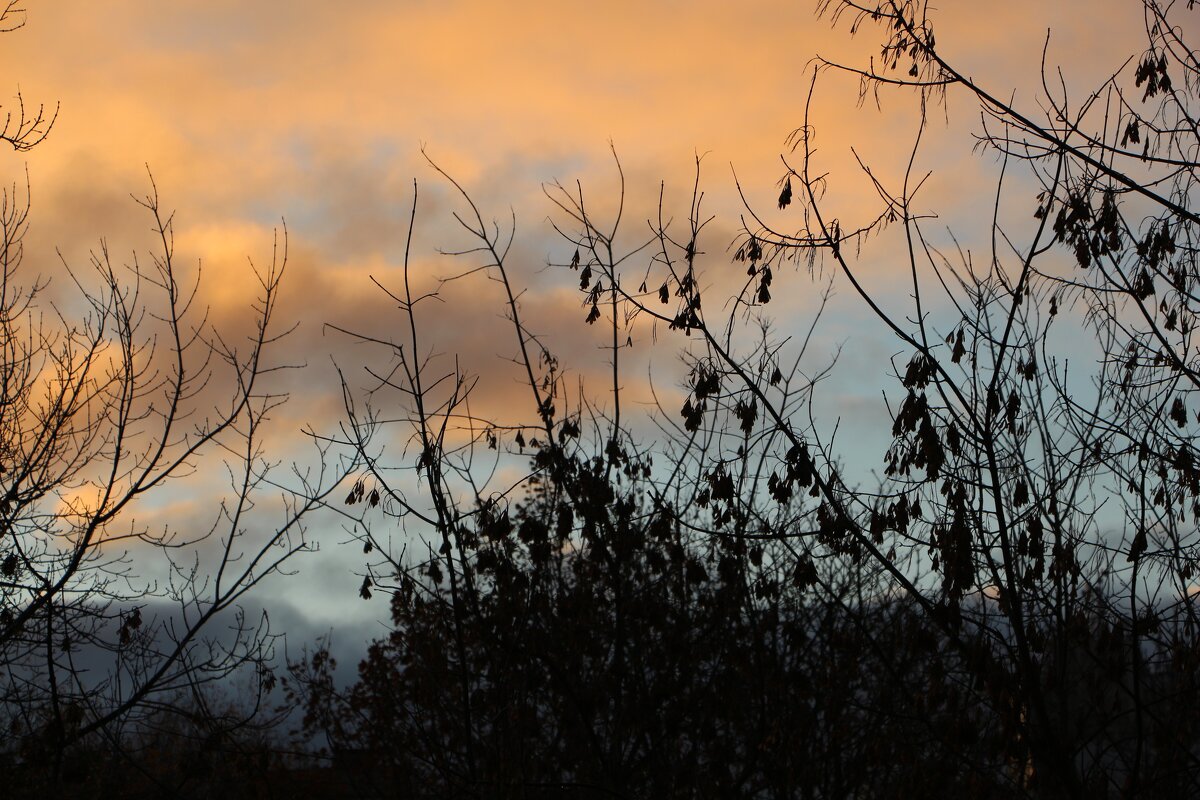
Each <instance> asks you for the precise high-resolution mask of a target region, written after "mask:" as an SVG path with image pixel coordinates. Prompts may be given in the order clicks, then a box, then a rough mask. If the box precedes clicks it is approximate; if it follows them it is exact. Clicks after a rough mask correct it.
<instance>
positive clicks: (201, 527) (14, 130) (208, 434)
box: [0, 3, 346, 788]
mask: <svg viewBox="0 0 1200 800" xmlns="http://www.w3.org/2000/svg"><path fill="white" fill-rule="evenodd" d="M19 13H20V12H19V10H18V9H17V8H16V4H15V3H8V4H7V5H6V6H5V7H4V8H3V10H2V11H0V26H7V27H6V29H12V28H14V27H17V24H15V23H16V22H19V21H20V20H18V19H17V16H16V15H18V14H19ZM52 122H53V117H52V116H50V117H47V115H46V114H45V113H44V112H43V111H41V110H39V111H38V113H36V114H34V115H32V116H29V115H27V114H26V111H25V107H24V104H23V102H22V101H21V100H20V99H19V98H18V110H17V111H16V112H13V113H10V114H9V115H8V117H7V123H6V126H5V128H4V131H3V137H4V139H5V141H8V142H9V143H10V144H12V145H13V146H14V147H15V148H16V149H17V150H24V149H27V148H28V147H31V146H33V145H35V144H37V143H39V142H40V141H41V140H42V139H44V138H45V136H46V134H47V132H48V131H49V125H50V124H51V123H52ZM25 196H26V198H27V197H28V190H27V189H26V191H25ZM135 200H137V202H138V203H139V204H140V206H141V207H142V211H143V212H144V213H146V214H147V215H148V217H149V219H150V220H151V222H152V225H153V230H154V232H155V234H156V236H157V242H158V249H157V252H155V253H153V254H151V255H150V256H149V260H148V262H147V261H146V260H144V259H139V257H138V256H137V255H136V254H135V255H134V256H133V257H132V260H131V261H130V262H129V263H125V264H120V263H117V262H115V261H114V258H113V256H112V255H111V253H110V252H109V250H108V247H107V245H105V244H102V245H101V246H100V248H99V249H98V250H97V251H96V252H95V253H94V254H93V256H92V259H91V264H90V265H88V267H87V268H86V269H79V268H77V267H72V266H70V265H69V264H67V263H65V262H64V263H63V264H62V272H61V275H60V276H58V279H59V280H61V281H65V282H66V284H65V286H63V287H56V288H58V289H59V291H57V292H56V294H55V299H53V300H52V299H51V297H50V293H49V292H48V284H49V280H48V278H47V276H45V275H37V274H33V273H31V272H30V268H29V267H28V265H27V264H26V263H25V255H26V254H25V249H24V245H25V235H26V232H27V230H28V225H29V204H28V202H27V200H22V197H21V195H20V193H19V192H18V190H17V188H16V187H13V188H12V190H10V191H5V192H4V193H3V194H2V195H0V726H3V730H4V731H5V740H4V744H3V745H2V746H0V752H2V753H3V755H4V757H5V758H6V759H10V761H9V763H10V765H11V764H13V763H14V762H13V761H12V759H15V762H16V763H19V764H23V765H24V767H22V770H23V771H22V772H20V773H19V774H21V775H25V776H26V777H28V779H29V782H30V786H31V787H33V786H36V785H40V783H39V782H41V781H43V780H46V781H51V782H53V781H59V780H62V779H64V777H65V776H69V775H70V774H72V769H73V766H72V765H73V761H72V753H73V752H74V750H75V749H77V748H78V747H79V746H82V745H83V744H88V743H90V744H97V743H99V744H100V745H102V746H105V747H109V748H110V750H111V752H116V753H119V752H121V746H122V743H123V742H124V737H125V734H126V733H127V732H128V731H131V730H133V727H131V726H134V727H136V725H137V724H138V721H139V720H140V719H141V718H142V716H143V715H145V714H159V715H160V716H161V713H162V710H163V709H164V708H168V707H170V706H171V705H172V702H171V698H178V697H187V698H190V699H189V701H188V702H189V703H200V704H201V707H203V702H204V700H203V695H204V690H203V687H204V686H205V685H206V684H211V683H213V682H215V681H221V680H224V679H226V678H228V677H229V676H231V675H232V674H234V673H235V672H238V671H240V670H249V672H250V674H252V675H254V676H255V677H254V680H253V681H252V683H253V686H254V689H253V692H252V694H254V695H258V696H259V697H260V698H261V696H262V693H263V692H266V691H269V690H270V688H271V687H272V686H273V685H274V681H275V679H274V675H273V673H272V667H273V664H274V654H273V645H274V642H275V639H276V638H277V634H276V632H273V631H272V630H271V628H270V626H269V623H268V619H267V616H266V613H265V612H261V613H260V612H255V613H252V614H250V613H246V612H244V611H243V610H242V603H243V602H244V601H245V599H246V596H247V593H248V592H250V591H251V590H252V589H253V588H254V587H255V586H256V585H258V584H259V583H260V582H261V581H262V580H263V579H264V578H265V577H266V576H268V575H271V574H272V573H276V572H279V571H280V569H281V568H282V567H283V565H284V564H285V563H286V562H287V560H288V559H289V558H291V557H292V556H294V555H295V554H297V553H299V552H301V551H303V550H305V549H308V547H309V545H308V541H307V539H306V537H305V527H304V517H305V515H306V514H308V513H309V512H310V511H312V510H313V509H315V508H317V507H318V506H320V505H322V504H323V502H324V499H325V497H326V496H327V493H328V492H329V491H331V490H332V489H333V488H334V487H335V486H336V485H337V483H338V481H339V479H340V478H341V477H342V475H344V474H345V469H346V465H344V464H340V463H339V462H338V461H336V460H335V459H333V458H332V457H331V455H330V453H329V450H328V447H325V446H320V447H318V448H317V450H316V452H315V454H314V460H313V462H312V466H310V467H304V468H301V467H296V468H294V469H293V472H292V475H291V477H290V479H287V480H286V481H285V480H284V479H282V478H280V477H278V476H277V473H278V469H277V467H278V465H277V464H275V463H273V462H272V461H271V460H270V459H269V457H268V456H267V454H266V452H265V451H264V443H265V441H266V437H267V428H266V426H267V423H268V420H269V419H270V417H271V414H272V412H273V411H274V410H276V409H277V408H278V407H279V406H280V404H281V403H283V402H284V401H285V400H286V395H285V394H283V393H282V392H281V389H280V388H279V387H280V385H281V384H280V382H279V381H278V380H277V378H278V377H281V376H277V375H276V373H278V372H280V371H281V370H285V369H288V368H289V367H291V366H292V365H291V364H289V363H287V362H281V361H277V360H276V359H275V356H274V352H275V349H276V348H275V345H276V344H277V343H278V341H279V340H280V338H281V336H282V335H283V334H285V333H286V330H282V331H281V330H278V324H277V321H276V317H277V314H278V309H277V306H278V302H279V293H280V285H281V281H282V278H283V274H284V268H285V265H286V262H287V237H286V231H284V234H283V235H282V236H281V237H279V238H277V240H276V243H275V247H274V252H273V255H272V259H271V263H270V264H268V265H266V266H264V267H256V266H254V265H253V264H252V265H251V267H250V268H248V269H247V271H246V276H247V279H248V281H252V282H256V283H257V287H256V288H257V290H258V291H257V300H255V301H254V303H253V304H252V306H251V307H250V309H249V311H250V313H249V314H248V315H247V318H248V319H249V320H250V322H251V324H250V326H249V328H248V330H245V331H238V332H221V331H218V330H216V329H214V328H213V326H212V325H211V324H210V323H209V320H208V318H207V311H206V310H205V308H204V307H203V305H202V301H201V300H200V299H199V296H200V294H199V292H200V290H199V287H200V277H201V276H200V272H199V270H198V269H197V270H195V271H194V272H193V271H189V270H182V269H181V268H180V267H179V266H178V265H177V263H176V255H175V250H174V239H173V224H172V217H171V215H170V214H168V213H166V212H164V210H163V209H162V206H161V204H160V201H159V197H158V193H157V188H156V187H154V184H153V180H151V191H150V192H149V194H147V195H146V196H144V197H142V198H140V199H139V198H135ZM64 290H67V291H64ZM72 292H73V293H74V296H72ZM231 333H236V338H232V337H231ZM222 479H224V480H226V481H227V482H228V483H227V490H226V491H225V493H224V497H223V499H222V498H221V497H220V496H219V495H218V496H214V497H213V498H212V505H211V506H210V507H207V508H204V514H203V516H202V517H193V518H183V519H176V518H165V519H161V518H160V519H158V520H157V521H153V522H152V521H147V518H150V519H151V520H153V518H154V507H155V506H159V507H162V506H167V505H169V503H170V501H171V500H172V499H173V498H177V497H179V495H178V494H176V493H177V492H184V493H187V492H190V491H196V490H197V489H196V485H197V482H199V483H200V484H202V486H201V488H200V491H218V492H219V491H220V490H219V488H215V489H214V487H219V484H220V481H221V480H222ZM179 499H183V498H179ZM205 517H206V518H205ZM249 702H251V704H252V705H253V704H254V702H255V701H254V700H250V701H249ZM188 713H192V712H190V711H189V712H188ZM76 772H77V770H76ZM16 788H19V786H17V787H16Z"/></svg>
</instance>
